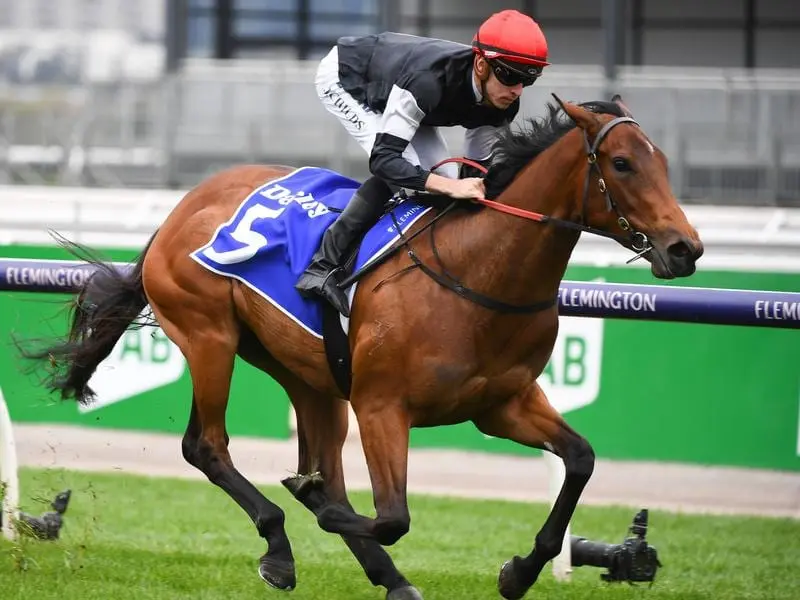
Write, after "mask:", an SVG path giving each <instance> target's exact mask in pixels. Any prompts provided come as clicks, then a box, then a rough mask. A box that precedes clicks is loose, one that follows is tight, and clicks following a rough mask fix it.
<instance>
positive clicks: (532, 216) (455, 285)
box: [338, 117, 653, 314]
mask: <svg viewBox="0 0 800 600" xmlns="http://www.w3.org/2000/svg"><path fill="white" fill-rule="evenodd" d="M622 123H632V124H634V125H636V126H639V123H638V122H637V121H636V120H635V119H633V118H632V117H616V118H614V119H612V120H611V121H609V122H608V123H606V124H605V125H603V127H602V128H601V129H600V131H599V132H598V133H597V136H596V137H595V139H594V142H591V143H590V142H589V136H588V134H587V133H586V130H585V129H584V130H583V144H584V149H585V151H586V160H587V161H588V163H589V168H588V169H587V170H586V178H585V180H584V185H583V198H582V200H581V215H580V221H577V222H576V221H570V220H566V219H559V218H556V217H551V216H549V215H544V214H541V213H537V212H534V211H530V210H525V209H522V208H518V207H515V206H509V205H507V204H502V203H500V202H496V201H494V200H489V199H487V198H477V199H475V200H474V201H475V202H477V203H479V204H482V205H484V206H487V207H489V208H491V209H494V210H497V211H499V212H504V213H507V214H510V215H514V216H517V217H522V218H524V219H528V220H531V221H535V222H537V223H549V224H552V225H555V226H557V227H564V228H567V229H573V230H578V231H582V232H583V231H585V232H586V233H590V234H593V235H598V236H602V237H606V238H609V239H612V240H615V241H617V242H619V243H621V244H622V245H624V246H628V247H630V248H631V249H633V251H634V252H637V254H636V256H634V257H633V258H631V259H630V260H628V261H627V262H628V263H631V262H633V261H634V260H636V259H638V258H641V257H642V256H644V255H646V254H647V253H648V252H650V251H652V250H653V247H652V246H651V245H650V241H649V240H648V238H647V236H646V235H645V234H644V233H642V232H640V231H636V230H635V229H634V228H633V226H632V225H631V224H630V221H628V219H627V218H625V216H624V215H623V214H622V212H621V211H620V210H619V207H618V206H617V204H616V202H614V199H613V198H612V197H611V193H610V192H609V190H608V186H607V185H606V181H605V179H604V178H603V172H602V170H601V169H600V164H599V163H598V162H597V152H598V149H599V148H600V144H601V143H602V142H603V140H604V139H605V138H606V137H607V136H608V134H609V132H610V131H611V130H612V129H614V127H616V126H617V125H621V124H622ZM452 162H456V163H462V164H466V165H468V166H471V167H473V168H475V169H478V170H479V171H481V172H482V173H483V174H484V175H485V174H486V173H488V169H487V168H486V167H484V166H483V165H481V164H480V163H478V162H475V161H473V160H470V159H468V158H462V157H454V158H447V159H445V160H442V161H440V162H438V163H436V164H435V165H434V166H433V167H431V171H433V170H435V169H437V168H438V167H440V166H442V165H445V164H448V163H452ZM595 172H596V173H597V185H598V188H599V190H600V193H601V194H603V196H604V197H605V199H606V208H607V210H609V211H611V210H613V211H614V212H615V213H616V214H617V223H618V224H619V226H620V228H621V229H622V230H623V231H625V232H626V235H619V234H616V233H611V232H609V231H605V230H603V229H598V228H596V227H592V226H590V225H589V224H588V223H587V205H588V201H589V186H590V183H591V179H592V175H593V174H594V173H595ZM401 195H402V194H401ZM423 195H424V194H420V196H423ZM462 203H463V200H455V201H453V202H452V203H450V204H449V205H448V206H447V207H446V208H445V209H444V210H442V211H441V212H440V213H439V214H438V215H437V216H436V217H434V218H433V219H432V220H431V221H430V222H429V223H428V224H427V225H426V226H425V227H423V228H421V229H420V230H418V231H417V232H415V233H414V234H413V235H411V236H408V237H406V236H404V235H403V234H402V233H400V224H399V223H398V222H397V219H396V218H395V216H394V212H393V211H392V212H391V215H392V218H393V220H394V226H395V228H396V231H397V232H398V233H399V234H400V241H401V243H400V244H398V245H397V246H394V247H392V248H390V249H389V250H388V251H387V252H385V253H384V254H383V255H382V256H381V257H379V258H378V259H377V260H375V261H373V262H372V263H370V264H368V265H366V266H365V267H362V268H361V269H360V270H359V271H357V272H356V273H353V274H352V275H350V276H349V277H346V278H345V279H344V280H343V281H341V282H340V283H339V284H338V285H339V287H340V288H342V289H346V288H347V287H348V286H350V285H351V284H352V283H354V282H355V281H356V280H358V279H359V278H361V277H362V276H363V275H365V274H366V273H367V272H369V271H371V270H373V269H374V268H376V267H377V266H378V265H379V264H381V263H383V262H384V261H385V260H386V259H387V258H388V257H389V256H390V255H392V254H394V251H395V250H397V249H398V248H400V247H402V246H405V248H406V252H407V254H408V256H409V258H410V259H411V261H412V263H413V264H412V265H411V266H410V267H407V268H405V269H402V270H401V271H400V272H399V273H396V274H395V275H399V274H400V273H404V272H405V271H407V270H410V269H414V268H418V269H420V270H421V271H422V272H423V273H425V274H426V275H427V276H429V277H430V278H431V279H433V280H434V281H436V282H437V283H438V284H440V285H442V286H444V287H446V288H448V289H450V290H452V291H454V292H455V293H456V294H458V295H459V296H462V297H463V298H466V299H467V300H469V301H471V302H474V303H475V304H479V305H481V306H484V307H486V308H489V309H491V310H495V311H499V312H505V313H516V314H520V313H532V312H538V311H541V310H545V309H548V308H550V307H552V306H554V305H555V303H556V302H557V298H552V299H550V300H545V301H542V302H536V303H533V304H525V305H516V304H508V303H506V302H502V301H500V300H496V299H494V298H491V297H489V296H485V295H484V294H481V293H479V292H476V291H474V290H471V289H469V288H467V287H465V286H464V285H463V284H462V283H461V282H460V281H459V280H458V279H456V278H455V277H453V276H452V275H451V274H450V273H448V272H447V269H446V268H445V266H444V264H443V263H442V260H441V258H440V257H439V253H438V251H437V249H436V244H435V241H434V237H433V235H434V228H435V225H436V222H437V221H438V220H439V219H441V218H442V217H444V216H445V215H446V214H447V213H448V212H450V211H451V210H452V209H453V208H455V207H456V206H458V205H459V204H462ZM426 229H428V230H429V231H430V235H431V247H432V249H433V256H434V258H435V259H436V261H437V262H438V263H439V267H440V269H441V272H437V271H434V270H433V269H431V268H430V267H428V266H427V265H426V264H425V263H423V262H422V261H421V260H420V259H419V257H418V256H417V255H416V253H415V252H414V250H413V249H412V248H411V246H410V245H409V242H410V241H411V240H412V239H414V238H415V237H417V236H418V235H419V234H421V233H422V232H423V231H425V230H426ZM383 283H385V281H384V282H382V283H380V284H378V287H380V286H381V285H383Z"/></svg>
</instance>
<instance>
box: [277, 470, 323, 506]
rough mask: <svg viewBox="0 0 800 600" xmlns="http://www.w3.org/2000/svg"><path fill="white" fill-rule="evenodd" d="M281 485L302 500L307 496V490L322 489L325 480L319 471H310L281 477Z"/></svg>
mask: <svg viewBox="0 0 800 600" xmlns="http://www.w3.org/2000/svg"><path fill="white" fill-rule="evenodd" d="M281 483H282V484H283V487H285V488H286V489H287V490H289V491H290V492H291V494H292V496H294V497H295V498H297V499H298V500H300V502H302V501H303V500H305V498H306V496H308V494H309V492H311V491H312V490H316V489H322V487H323V486H324V485H325V482H324V481H323V479H322V475H320V473H319V472H316V473H310V474H308V475H295V476H294V477H287V478H286V479H282V480H281Z"/></svg>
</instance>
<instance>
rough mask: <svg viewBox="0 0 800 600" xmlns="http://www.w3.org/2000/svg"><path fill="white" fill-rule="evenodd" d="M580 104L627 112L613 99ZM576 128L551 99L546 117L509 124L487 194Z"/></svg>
mask: <svg viewBox="0 0 800 600" xmlns="http://www.w3.org/2000/svg"><path fill="white" fill-rule="evenodd" d="M580 106H582V107H583V108H586V109H587V110H591V111H592V112H596V113H601V114H607V115H614V116H615V117H622V116H624V115H623V113H622V109H621V108H620V107H619V105H617V104H616V103H614V102H604V101H601V100H598V101H594V102H584V103H582V104H581V105H580ZM574 128H575V123H574V122H573V121H572V120H571V119H570V118H569V117H567V116H566V115H565V114H564V113H563V112H562V111H561V107H559V106H556V105H554V104H550V103H548V104H547V114H546V115H545V116H544V117H541V118H538V119H526V120H525V123H524V124H523V125H522V126H521V127H520V128H519V129H518V130H517V131H512V129H511V127H510V126H509V127H506V128H505V129H504V130H502V131H501V133H500V135H499V138H498V140H497V142H496V143H495V146H494V156H493V158H492V164H491V165H490V167H489V173H488V174H487V175H486V177H485V179H484V183H485V185H486V197H487V198H490V199H492V198H496V197H497V196H498V195H500V192H502V191H503V190H504V189H505V188H506V187H507V186H508V184H510V183H511V180H512V179H513V178H514V176H516V174H517V173H519V171H520V169H522V167H524V166H525V165H527V164H528V163H529V162H530V161H532V160H533V159H534V158H536V157H537V156H539V155H540V154H541V153H542V152H544V151H545V150H547V148H549V147H550V146H552V145H553V144H554V143H555V142H556V141H558V140H559V139H561V138H562V137H563V136H564V135H565V134H566V133H567V132H568V131H570V130H572V129H574Z"/></svg>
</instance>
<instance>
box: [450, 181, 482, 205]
mask: <svg viewBox="0 0 800 600" xmlns="http://www.w3.org/2000/svg"><path fill="white" fill-rule="evenodd" d="M447 195H448V196H450V197H451V198H461V199H464V200H475V199H480V198H483V197H484V196H486V186H485V185H484V184H483V179H481V178H480V177H467V178H466V179H455V180H453V182H452V187H451V189H450V191H449V192H448V194H447Z"/></svg>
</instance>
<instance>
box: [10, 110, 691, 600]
mask: <svg viewBox="0 0 800 600" xmlns="http://www.w3.org/2000/svg"><path fill="white" fill-rule="evenodd" d="M553 97H554V98H555V101H556V103H555V104H553V103H548V104H547V111H546V113H545V114H544V115H543V116H541V117H539V118H532V119H527V120H526V121H525V122H524V123H523V124H522V125H520V126H517V127H515V128H513V129H512V128H511V127H509V128H507V129H506V130H504V131H503V132H501V134H500V135H499V137H498V140H497V144H496V147H495V153H494V156H493V158H492V159H491V162H490V164H489V166H488V169H487V172H486V174H485V179H484V181H485V185H486V197H485V198H484V199H481V200H478V201H475V202H470V201H455V204H458V206H457V207H456V209H455V210H449V211H442V209H441V206H439V207H438V208H436V209H435V210H432V211H430V212H428V213H426V214H425V215H424V216H423V217H422V218H420V219H419V221H418V222H416V223H414V224H413V226H412V228H411V230H409V236H407V237H405V238H404V239H403V241H402V243H399V244H398V248H399V250H400V251H395V252H392V253H390V255H389V257H388V258H387V259H385V260H383V261H382V262H380V263H379V264H377V265H376V266H374V267H373V268H372V269H370V270H369V272H366V273H364V274H363V276H362V277H361V278H360V279H359V280H358V285H357V286H356V288H355V294H354V295H353V297H352V312H351V316H350V318H349V322H348V333H347V336H348V337H347V340H348V345H349V351H350V358H351V363H350V383H351V385H350V387H349V390H348V393H345V392H343V391H342V389H341V387H342V386H340V385H339V384H337V379H336V378H335V377H334V375H333V373H332V369H331V367H330V365H329V363H328V361H327V358H326V351H325V346H324V343H323V341H322V340H321V339H319V338H317V337H314V336H312V335H309V333H308V332H307V331H305V330H303V329H302V328H301V327H299V326H298V325H297V323H295V322H294V321H292V320H291V319H289V318H288V317H287V315H286V314H284V312H282V311H281V310H279V309H278V308H277V307H276V306H274V305H273V304H271V303H269V302H267V301H266V300H265V299H264V298H263V297H261V296H260V295H258V294H256V293H254V291H253V290H252V289H250V288H249V287H248V286H246V285H244V284H242V283H241V282H240V281H237V280H235V279H233V278H230V277H225V276H221V275H219V274H215V273H213V272H211V271H209V270H208V269H204V268H203V267H202V266H200V265H198V263H197V262H196V261H193V260H191V259H190V256H189V255H190V253H191V252H192V251H194V250H195V249H197V248H198V247H201V246H203V245H204V244H206V243H207V242H208V240H209V238H210V237H211V236H212V235H213V233H214V231H215V230H216V229H217V228H218V227H220V226H221V224H223V223H225V222H226V220H228V219H230V218H231V215H232V214H233V213H234V211H235V210H236V208H237V206H238V205H239V204H240V203H241V202H242V199H243V198H245V197H247V196H248V194H250V193H252V192H253V190H254V189H256V188H257V187H258V186H261V185H263V184H264V183H265V182H269V181H274V180H276V179H278V178H281V177H283V176H286V175H287V173H290V172H291V171H292V170H293V169H292V167H285V166H280V165H237V166H232V167H229V168H226V169H224V170H221V171H219V172H217V173H215V174H213V175H211V176H209V177H208V178H206V179H205V180H203V181H202V182H200V183H199V184H198V185H197V186H196V187H194V188H193V189H191V190H190V191H188V193H187V194H186V195H185V196H184V197H183V198H182V199H181V200H180V202H179V203H178V204H177V205H176V206H175V207H174V209H173V210H172V211H171V212H170V214H169V215H168V216H167V217H166V219H165V220H164V221H163V223H162V225H161V226H160V227H159V228H158V229H157V230H156V231H155V232H154V234H153V235H152V237H151V238H150V240H149V242H148V243H147V245H146V246H145V247H144V249H143V250H142V252H141V254H140V256H139V257H138V259H137V260H136V262H135V264H134V265H133V266H132V268H131V269H130V270H126V271H121V270H119V269H118V268H115V267H114V265H113V264H111V263H108V262H103V261H102V260H101V259H99V258H96V257H95V258H91V257H90V258H89V259H87V260H90V261H93V262H94V264H95V266H96V268H97V269H96V271H95V276H93V277H92V278H91V279H89V281H88V282H87V283H86V284H85V286H84V287H83V288H82V289H81V290H79V291H78V292H77V294H76V295H75V296H74V297H73V298H72V299H71V302H72V304H73V305H72V312H73V314H72V320H71V326H70V330H69V333H68V335H67V336H66V337H65V338H61V339H57V340H55V341H53V342H52V343H51V344H50V345H48V346H47V347H39V348H37V349H36V350H28V351H27V353H26V356H27V357H28V358H31V359H35V360H37V361H39V362H38V363H37V364H42V363H47V364H49V365H50V368H51V370H50V372H49V375H48V378H47V380H46V383H45V385H46V386H47V387H48V389H49V390H50V391H51V392H55V393H60V395H61V396H62V397H63V398H64V399H75V400H77V401H78V402H80V403H86V402H90V401H91V398H92V394H93V392H92V390H91V389H90V387H89V386H88V381H89V379H90V377H91V375H92V373H93V372H94V371H95V369H96V367H97V365H98V364H99V363H100V362H101V361H102V360H103V359H104V358H105V357H106V356H108V354H109V353H110V351H111V350H112V348H113V346H114V344H115V343H116V341H117V340H118V339H119V338H120V337H121V336H122V334H123V333H124V332H125V331H126V329H127V328H128V327H130V326H131V324H132V323H134V322H135V321H136V319H137V317H138V316H139V315H140V314H141V313H142V311H143V310H145V309H146V307H147V305H149V307H150V310H151V311H152V317H153V319H154V320H155V321H157V322H158V324H159V325H160V326H161V328H162V329H163V331H164V332H165V334H166V335H167V336H168V337H169V338H170V339H171V340H172V341H173V342H174V343H175V344H176V345H177V346H178V348H179V349H180V351H181V352H182V353H183V356H184V357H185V358H186V361H187V364H188V368H189V371H190V374H191V381H192V399H191V405H190V408H189V415H188V424H187V427H186V430H185V434H184V436H183V438H182V443H181V448H182V453H183V457H184V458H185V460H186V461H188V463H189V464H191V465H193V466H194V467H196V468H197V469H199V470H200V471H202V472H203V473H204V474H205V475H206V476H207V478H208V479H209V480H210V481H211V482H212V483H213V484H215V485H217V486H219V487H220V488H222V489H223V490H224V491H225V492H226V493H227V494H228V495H229V496H230V497H231V498H232V499H233V500H234V501H235V502H236V503H237V504H238V505H239V506H240V507H241V508H242V509H243V510H244V511H245V512H246V513H247V514H248V515H249V517H250V519H251V520H252V521H253V523H254V525H255V528H256V531H257V532H258V535H259V536H261V538H263V539H264V540H265V541H266V546H267V549H266V552H265V554H264V555H263V556H261V557H260V559H259V562H258V573H259V575H260V577H261V578H262V579H263V580H264V581H265V582H266V583H268V584H269V585H271V586H272V587H275V588H278V589H281V590H291V589H293V588H294V587H295V586H296V584H297V579H296V574H295V564H294V557H293V554H292V547H291V543H290V540H289V538H288V537H287V533H286V531H285V528H284V520H285V516H284V512H283V511H282V509H281V508H280V507H279V506H277V505H276V504H275V503H273V502H272V501H270V500H269V499H267V498H266V497H265V496H264V495H262V493H261V492H260V491H259V490H258V489H257V488H256V487H255V486H254V485H252V484H251V482H250V481H248V480H247V479H246V478H245V477H244V476H243V475H242V474H241V473H240V472H239V471H237V469H236V467H235V465H234V464H233V462H232V459H231V457H230V454H229V452H228V442H229V436H228V432H227V430H226V422H225V413H226V408H227V404H228V395H229V388H230V384H231V378H232V372H233V367H234V360H235V358H236V356H237V355H238V356H239V357H241V358H242V359H243V360H245V361H247V362H248V363H250V364H252V365H254V366H256V367H257V368H259V369H261V370H262V371H263V372H264V373H266V374H268V375H269V376H271V377H272V378H274V379H275V380H276V381H277V382H278V383H279V384H280V385H281V386H282V387H283V389H284V390H285V391H286V394H287V395H288V398H289V399H290V401H291V404H292V406H293V408H294V411H295V413H296V418H297V419H296V420H297V442H298V465H297V473H296V474H295V475H293V476H291V477H287V478H286V479H284V480H283V481H282V483H283V485H284V486H285V487H286V488H287V489H288V490H290V491H291V493H292V494H293V495H294V497H295V498H297V499H298V500H299V501H300V502H302V504H303V505H304V506H306V507H307V508H308V509H309V510H310V511H312V512H313V513H314V515H315V516H316V518H317V522H318V524H319V526H320V527H321V528H322V529H323V530H324V531H326V532H330V533H336V534H339V535H340V536H341V537H342V538H343V540H344V542H345V543H346V544H347V546H348V547H349V549H350V550H351V552H352V553H353V555H354V556H355V558H356V559H357V560H358V562H359V563H360V565H361V566H362V567H363V569H364V571H365V573H366V576H367V577H368V579H369V580H370V582H371V583H372V584H373V585H374V586H382V587H384V588H385V589H386V597H387V599H388V600H409V599H411V600H413V599H419V598H422V595H421V593H420V592H419V590H418V589H417V588H416V587H415V586H414V585H413V584H412V583H411V582H410V581H409V580H408V579H407V578H406V577H405V576H404V575H403V574H402V573H401V572H400V571H399V570H398V569H397V567H396V566H395V565H394V563H393V561H392V559H391V557H390V556H389V554H388V553H387V551H386V548H385V547H386V546H391V545H392V544H394V543H395V542H397V541H398V540H399V539H400V538H402V537H403V535H405V534H406V533H407V532H408V531H409V529H410V523H411V517H410V514H409V509H408V504H407V495H406V494H407V460H408V447H409V435H410V429H411V428H412V427H434V426H441V425H448V424H456V423H462V422H468V421H470V422H472V423H473V424H474V425H475V426H476V427H477V428H478V429H479V430H480V431H481V432H483V433H485V434H487V435H490V436H495V437H499V438H505V439H509V440H513V441H515V442H517V443H519V444H522V445H524V446H528V447H533V448H538V449H542V450H545V451H549V452H552V453H554V454H556V455H557V456H558V457H560V459H562V460H563V462H564V465H565V478H564V481H563V486H562V488H561V490H560V493H559V494H558V497H557V499H556V500H555V502H554V504H553V506H552V510H551V512H550V513H549V516H548V517H547V519H546V521H545V522H544V524H543V525H542V526H541V529H540V530H539V531H538V533H537V534H536V536H535V538H534V540H533V545H532V548H531V549H530V551H529V552H527V554H524V555H522V556H521V555H519V554H515V555H514V556H513V558H511V559H510V560H508V561H506V562H505V563H504V564H503V565H502V566H501V568H500V572H499V576H498V580H497V586H498V591H499V593H500V595H501V596H502V597H503V598H506V599H518V598H522V597H523V596H524V595H525V594H526V593H527V591H528V590H529V588H530V587H531V586H533V584H534V583H535V582H536V580H537V579H538V577H539V575H540V573H541V571H542V569H543V567H544V566H545V565H546V564H547V563H548V561H550V560H551V559H552V558H554V557H555V556H556V555H557V554H558V553H559V552H560V548H561V541H562V539H563V537H564V533H565V530H566V527H567V526H568V523H569V521H570V519H571V518H572V515H573V512H574V510H575V508H576V506H577V503H578V501H579V499H580V496H581V494H582V492H583V489H584V487H585V485H586V484H587V482H588V481H589V479H590V477H591V475H592V471H593V468H594V460H595V455H594V451H593V448H592V446H591V444H590V443H589V442H588V441H587V440H586V439H585V438H584V437H583V436H581V435H580V434H579V433H578V432H576V431H575V430H574V429H573V428H571V427H570V426H569V425H568V424H567V423H566V422H565V420H564V419H563V418H562V417H561V415H560V414H559V413H558V412H557V411H556V410H555V409H554V408H553V407H552V406H551V404H550V402H549V400H548V399H547V397H546V396H545V394H544V392H543V391H542V388H541V387H540V386H539V385H538V384H537V377H538V376H539V375H540V374H541V373H542V371H543V369H544V368H545V366H546V363H547V362H548V360H549V358H550V355H551V352H552V349H553V346H554V343H555V340H556V336H557V332H558V325H559V320H558V306H557V296H558V291H559V283H560V282H561V280H562V279H563V277H564V274H565V270H566V268H567V264H568V261H569V259H570V256H571V253H572V251H573V249H574V247H575V245H576V243H577V242H578V239H579V237H580V235H581V234H582V233H586V232H588V233H590V234H598V235H604V236H606V237H609V238H611V239H613V240H615V241H616V242H617V243H619V244H621V245H622V246H623V247H625V248H627V249H629V250H631V251H632V252H634V253H636V255H635V257H634V258H643V259H644V260H647V261H648V262H649V263H650V269H651V272H652V274H653V276H654V277H656V278H660V279H672V278H675V277H688V276H691V275H692V274H693V273H694V272H695V269H696V261H697V260H698V259H699V258H700V256H701V255H702V253H703V244H702V242H701V240H700V238H699V236H698V233H697V231H696V230H695V229H694V228H693V227H692V226H691V225H690V223H689V222H688V220H687V218H686V215H685V214H684V212H683V210H682V209H681V207H680V205H679V203H678V202H677V200H676V199H675V197H674V195H673V192H672V190H671V187H670V183H669V179H668V163H667V159H666V157H665V155H664V154H663V152H662V151H661V150H660V149H659V148H658V147H657V146H656V145H655V144H654V143H653V142H652V141H651V140H650V139H649V138H648V136H647V135H646V133H645V132H644V131H643V129H642V127H641V126H640V125H639V123H638V122H637V121H636V120H635V119H634V117H633V115H632V113H631V111H630V109H629V108H628V107H627V106H626V105H625V104H624V102H623V100H622V98H621V97H620V96H619V95H615V96H614V97H613V98H612V101H610V102H609V101H596V102H587V103H582V104H578V103H573V102H567V101H562V100H561V99H560V98H558V97H557V96H556V95H555V94H554V95H553ZM444 212H446V213H447V214H443V213H444ZM437 219H438V221H437V222H436V223H435V225H436V237H435V238H434V227H433V225H432V223H433V221H436V220H437ZM426 228H427V232H426V233H429V234H430V235H429V236H428V235H424V236H420V235H416V234H417V233H419V232H420V231H423V230H425V229H426ZM73 251H76V250H75V247H73ZM348 402H349V404H350V406H352V409H353V412H354V414H355V417H356V419H357V422H358V426H359V434H360V438H361V444H362V448H363V451H364V455H365V459H366V463H367V466H368V470H369V475H370V480H371V485H372V491H373V499H374V508H375V517H374V518H373V517H368V516H364V515H361V514H357V513H356V512H355V511H354V509H353V507H352V506H351V504H350V503H349V501H348V497H347V491H346V487H345V478H344V474H343V469H342V458H341V450H342V447H343V444H344V441H345V437H346V434H347V430H348V405H347V403H348Z"/></svg>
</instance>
